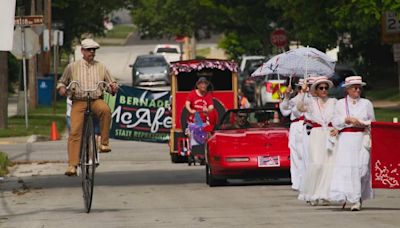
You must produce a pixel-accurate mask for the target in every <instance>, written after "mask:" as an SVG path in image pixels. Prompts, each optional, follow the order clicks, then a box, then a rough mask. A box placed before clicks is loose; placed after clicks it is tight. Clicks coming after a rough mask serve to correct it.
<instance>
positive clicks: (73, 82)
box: [67, 81, 110, 93]
mask: <svg viewBox="0 0 400 228" xmlns="http://www.w3.org/2000/svg"><path fill="white" fill-rule="evenodd" d="M73 84H77V85H78V87H79V89H80V90H82V91H83V92H87V93H89V92H94V91H96V90H97V89H98V88H99V86H100V85H101V84H104V85H105V86H106V87H110V86H109V85H108V83H107V82H105V81H99V82H97V84H96V88H94V89H86V90H85V89H82V88H81V84H80V83H79V82H78V81H71V82H70V83H69V85H68V86H67V90H70V88H71V86H72V85H73Z"/></svg>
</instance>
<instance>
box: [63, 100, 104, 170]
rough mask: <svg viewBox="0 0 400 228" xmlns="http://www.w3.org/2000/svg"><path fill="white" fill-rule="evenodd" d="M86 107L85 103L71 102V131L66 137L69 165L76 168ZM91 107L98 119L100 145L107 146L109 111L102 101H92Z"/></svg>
mask: <svg viewBox="0 0 400 228" xmlns="http://www.w3.org/2000/svg"><path fill="white" fill-rule="evenodd" d="M86 106H87V103H86V101H78V100H74V101H72V109H71V131H70V133H69V137H68V163H69V165H74V166H76V165H78V163H79V152H80V147H81V137H82V128H83V121H84V113H85V110H86ZM91 106H92V107H91V109H92V111H93V112H94V113H95V114H96V116H97V117H98V118H99V122H100V130H101V144H103V145H108V139H109V132H110V123H111V110H110V108H109V107H108V105H107V104H106V103H105V102H104V101H103V100H102V99H97V100H93V101H92V104H91Z"/></svg>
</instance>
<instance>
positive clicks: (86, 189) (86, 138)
mask: <svg viewBox="0 0 400 228" xmlns="http://www.w3.org/2000/svg"><path fill="white" fill-rule="evenodd" d="M95 157H96V141H95V135H94V129H93V119H92V117H91V116H87V117H86V118H85V122H84V130H83V135H82V144H81V169H82V191H83V198H84V205H85V209H86V212H87V213H89V212H90V209H91V205H92V199H93V185H94V173H95V168H96V159H95Z"/></svg>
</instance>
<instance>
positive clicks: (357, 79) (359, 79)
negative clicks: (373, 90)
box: [342, 76, 367, 88]
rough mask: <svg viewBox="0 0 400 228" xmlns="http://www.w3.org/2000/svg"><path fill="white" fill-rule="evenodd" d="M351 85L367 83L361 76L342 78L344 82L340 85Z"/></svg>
mask: <svg viewBox="0 0 400 228" xmlns="http://www.w3.org/2000/svg"><path fill="white" fill-rule="evenodd" d="M352 85H360V86H365V85H367V83H365V82H363V81H362V77H361V76H349V77H347V78H346V79H345V80H344V83H343V85H342V87H345V88H347V87H349V86H352Z"/></svg>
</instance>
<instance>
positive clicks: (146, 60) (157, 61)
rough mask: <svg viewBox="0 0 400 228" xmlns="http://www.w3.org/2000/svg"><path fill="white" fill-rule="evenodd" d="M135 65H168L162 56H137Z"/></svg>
mask: <svg viewBox="0 0 400 228" xmlns="http://www.w3.org/2000/svg"><path fill="white" fill-rule="evenodd" d="M135 66H136V67H155V66H168V63H167V61H166V60H165V59H164V57H162V56H160V57H159V56H154V57H138V58H137V60H136V63H135Z"/></svg>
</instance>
